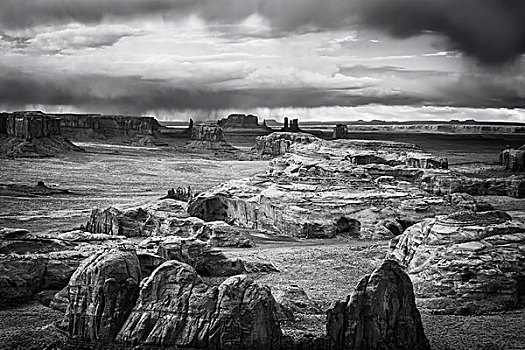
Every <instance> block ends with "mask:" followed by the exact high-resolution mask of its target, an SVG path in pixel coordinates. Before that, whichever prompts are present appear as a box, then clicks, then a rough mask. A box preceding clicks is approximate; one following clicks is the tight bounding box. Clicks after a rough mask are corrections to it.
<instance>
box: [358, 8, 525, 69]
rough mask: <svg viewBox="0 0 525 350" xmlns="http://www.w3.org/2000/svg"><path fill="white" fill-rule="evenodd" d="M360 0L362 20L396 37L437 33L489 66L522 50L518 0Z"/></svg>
mask: <svg viewBox="0 0 525 350" xmlns="http://www.w3.org/2000/svg"><path fill="white" fill-rule="evenodd" d="M361 1H362V2H361V6H360V7H359V9H360V10H359V11H360V12H359V14H360V18H361V24H363V25H365V26H369V27H372V28H378V29H382V30H384V31H386V32H387V33H389V34H391V35H393V36H395V37H398V38H408V37H412V36H416V35H421V34H424V33H427V32H433V33H439V34H442V35H444V36H445V37H447V38H448V39H449V43H450V48H452V49H455V50H459V51H461V52H463V53H465V54H466V55H468V56H471V57H473V58H475V59H476V60H478V61H479V62H481V63H484V64H488V65H499V64H503V63H507V62H510V61H513V60H515V59H516V58H517V57H518V56H519V55H521V54H523V53H525V25H524V21H525V1H523V0H366V1H365V0H361Z"/></svg>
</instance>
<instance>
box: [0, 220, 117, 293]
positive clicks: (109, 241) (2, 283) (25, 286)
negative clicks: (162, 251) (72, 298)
mask: <svg viewBox="0 0 525 350" xmlns="http://www.w3.org/2000/svg"><path fill="white" fill-rule="evenodd" d="M0 241H1V244H0V301H3V302H9V303H12V302H18V301H24V300H27V299H30V298H32V297H33V296H34V295H35V294H36V293H38V292H40V291H43V290H56V289H61V288H64V287H65V286H66V285H67V284H68V281H69V279H70V277H71V275H72V274H73V273H74V272H75V270H76V269H77V267H78V266H79V265H80V263H81V262H82V261H83V260H84V259H85V258H87V257H88V256H90V255H91V254H92V253H93V252H94V251H96V250H97V249H100V248H101V247H105V246H112V245H115V244H118V243H119V242H120V241H121V238H119V237H111V238H110V237H107V236H104V235H95V236H93V235H91V234H89V233H76V232H69V233H63V234H60V235H58V236H51V235H36V234H31V233H29V232H28V231H26V230H15V229H2V230H0Z"/></svg>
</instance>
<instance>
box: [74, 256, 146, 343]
mask: <svg viewBox="0 0 525 350" xmlns="http://www.w3.org/2000/svg"><path fill="white" fill-rule="evenodd" d="M140 280H141V276H140V265H139V260H138V258H137V255H136V253H135V251H134V250H132V249H129V248H127V247H122V248H120V249H117V248H112V249H106V250H103V251H100V252H97V253H96V254H93V255H92V256H91V257H89V258H88V259H86V260H85V261H83V262H82V264H81V265H80V266H79V267H78V269H77V270H76V271H75V273H74V274H73V276H72V277H71V280H70V281H69V285H68V289H69V305H68V307H67V311H66V315H65V318H64V322H65V323H67V325H68V331H69V335H70V337H71V338H72V339H73V340H79V341H87V342H99V343H111V342H113V341H114V340H115V337H116V336H117V333H118V332H119V331H120V329H121V327H122V325H123V324H124V322H125V321H126V319H127V318H128V316H129V314H130V313H131V310H132V308H133V306H134V304H135V301H136V299H137V297H138V294H139V283H140Z"/></svg>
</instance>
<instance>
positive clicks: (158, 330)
mask: <svg viewBox="0 0 525 350" xmlns="http://www.w3.org/2000/svg"><path fill="white" fill-rule="evenodd" d="M274 310H275V300H274V299H273V297H272V294H271V292H270V289H269V288H268V287H261V286H259V285H257V284H256V283H254V282H253V281H252V280H251V279H249V278H248V277H246V276H244V275H241V276H234V277H230V278H229V279H227V280H226V281H224V282H223V283H222V284H220V285H219V286H218V287H217V286H208V285H206V284H205V283H204V282H203V281H202V280H201V278H200V277H199V276H198V275H197V273H196V271H195V270H194V269H193V268H192V267H190V266H189V265H187V264H184V263H181V262H178V261H167V262H165V263H164V264H162V265H161V266H160V267H159V268H157V269H156V270H155V271H154V272H153V274H152V275H151V276H150V277H148V279H147V280H146V281H145V282H144V283H143V285H142V288H141V290H140V296H139V299H138V301H137V304H136V306H135V308H134V309H133V311H132V313H131V315H130V317H129V318H128V320H127V321H126V323H125V324H124V326H123V327H122V330H121V331H120V333H119V335H118V337H117V340H118V341H120V342H124V343H130V344H143V345H146V346H163V347H173V346H177V347H196V348H207V349H246V348H254V349H275V348H277V347H278V344H279V343H280V339H281V330H280V327H279V324H278V322H277V321H276V319H275V316H274Z"/></svg>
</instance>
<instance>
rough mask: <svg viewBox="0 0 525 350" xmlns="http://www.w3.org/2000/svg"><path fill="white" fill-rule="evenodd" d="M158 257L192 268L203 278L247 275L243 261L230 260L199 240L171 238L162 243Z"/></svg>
mask: <svg viewBox="0 0 525 350" xmlns="http://www.w3.org/2000/svg"><path fill="white" fill-rule="evenodd" d="M157 255H158V256H160V257H162V258H164V259H166V260H177V261H181V262H184V263H186V264H188V265H190V266H192V267H193V268H194V269H195V270H196V271H197V273H198V274H199V275H201V276H233V275H238V274H242V273H245V272H246V270H245V268H244V264H243V261H242V260H240V259H229V258H227V257H226V256H225V255H224V254H223V253H222V252H221V251H220V250H217V249H213V248H212V247H211V245H209V244H207V243H205V242H202V241H200V240H198V239H184V238H176V237H170V238H169V239H164V240H162V241H160V244H159V248H158V250H157Z"/></svg>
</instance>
